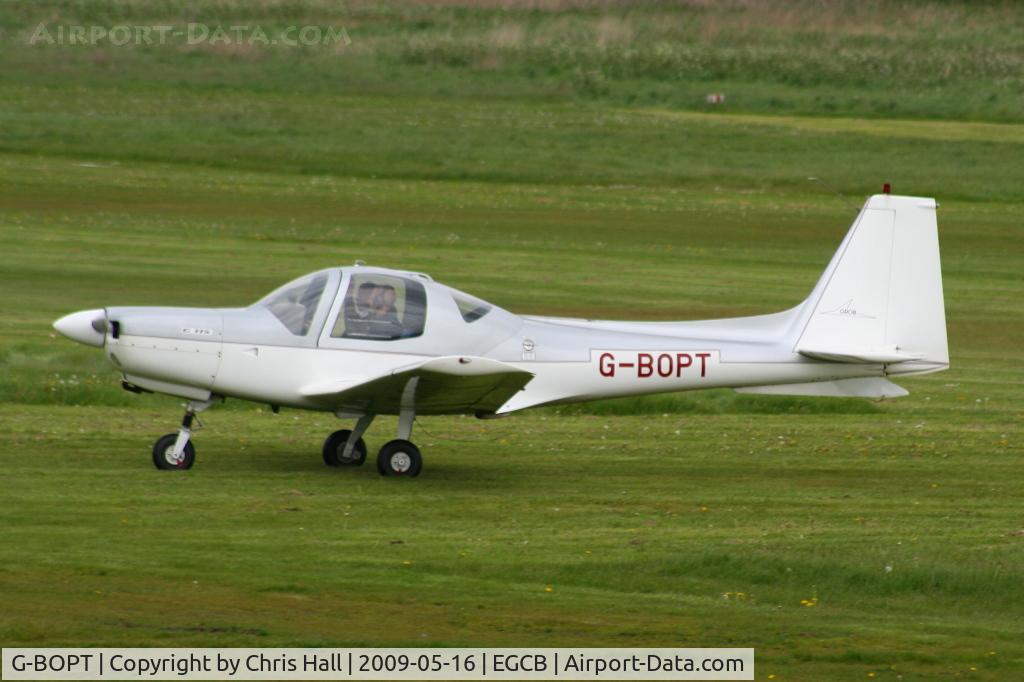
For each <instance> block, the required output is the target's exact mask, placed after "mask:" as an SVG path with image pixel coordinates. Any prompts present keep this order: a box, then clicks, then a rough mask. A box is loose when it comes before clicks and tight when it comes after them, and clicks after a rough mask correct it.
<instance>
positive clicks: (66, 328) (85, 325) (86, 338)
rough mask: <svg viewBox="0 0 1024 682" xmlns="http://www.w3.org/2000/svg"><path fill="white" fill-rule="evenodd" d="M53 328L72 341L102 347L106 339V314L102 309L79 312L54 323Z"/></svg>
mask: <svg viewBox="0 0 1024 682" xmlns="http://www.w3.org/2000/svg"><path fill="white" fill-rule="evenodd" d="M53 328H54V329H56V330H57V331H59V332H60V333H61V334H63V335H64V336H66V337H68V338H69V339H71V340H72V341H77V342H78V343H84V344H85V345H87V346H97V347H102V346H103V340H104V339H105V338H106V328H107V314H106V312H105V311H104V310H103V308H97V309H96V310H79V311H78V312H77V313H71V314H70V315H65V316H64V317H62V318H60V319H59V320H57V321H56V322H54V323H53Z"/></svg>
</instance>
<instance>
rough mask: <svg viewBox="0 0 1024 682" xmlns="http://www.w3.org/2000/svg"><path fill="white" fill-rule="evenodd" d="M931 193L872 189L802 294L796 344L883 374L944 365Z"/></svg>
mask: <svg viewBox="0 0 1024 682" xmlns="http://www.w3.org/2000/svg"><path fill="white" fill-rule="evenodd" d="M936 208H937V204H936V203H935V200H934V199H926V198H921V197H903V196H893V195H888V194H877V195H875V196H873V197H871V198H870V199H868V201H867V203H866V204H865V205H864V208H863V209H861V212H860V214H859V215H858V216H857V219H856V220H855V221H854V223H853V227H851V228H850V231H849V233H848V234H847V235H846V239H844V240H843V243H842V244H841V245H840V247H839V250H838V251H837V252H836V255H835V256H834V257H833V259H832V262H831V263H830V264H829V267H828V269H826V270H825V273H824V274H823V275H822V277H821V280H819V282H818V285H817V286H816V287H815V288H814V291H813V292H812V293H811V296H810V297H809V298H808V299H807V301H806V303H805V304H804V305H805V306H806V309H807V310H806V312H805V315H804V321H805V324H804V327H803V331H802V333H801V334H800V336H799V338H798V340H797V342H796V347H795V350H796V351H797V352H799V353H801V354H803V355H806V356H809V357H813V358H817V359H822V360H832V361H837V362H866V363H872V362H874V363H882V364H886V365H887V367H886V371H887V373H889V374H899V373H909V372H915V373H916V372H924V371H934V370H938V369H945V368H946V367H948V365H949V351H948V348H947V344H946V315H945V308H944V303H943V297H942V272H941V269H940V263H939V237H938V229H937V224H936V219H935V214H936Z"/></svg>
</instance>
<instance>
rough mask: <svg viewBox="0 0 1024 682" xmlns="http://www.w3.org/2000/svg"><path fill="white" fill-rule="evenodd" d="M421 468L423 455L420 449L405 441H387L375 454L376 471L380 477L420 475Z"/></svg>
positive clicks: (412, 476)
mask: <svg viewBox="0 0 1024 682" xmlns="http://www.w3.org/2000/svg"><path fill="white" fill-rule="evenodd" d="M422 468H423V455H421V454H420V449H419V448H418V447H416V446H415V445H413V444H412V443H410V442H409V441H407V440H402V439H400V438H399V439H396V440H392V441H388V442H387V443H385V444H384V447H382V448H381V449H380V452H379V453H377V471H379V472H380V474H381V476H409V477H411V478H414V477H416V476H419V475H420V470H421V469H422Z"/></svg>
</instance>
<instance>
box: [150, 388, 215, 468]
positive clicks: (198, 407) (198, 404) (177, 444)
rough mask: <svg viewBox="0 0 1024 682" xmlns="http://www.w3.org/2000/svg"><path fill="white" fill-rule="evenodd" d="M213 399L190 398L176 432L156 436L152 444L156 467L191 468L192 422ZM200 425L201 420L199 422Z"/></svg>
mask: <svg viewBox="0 0 1024 682" xmlns="http://www.w3.org/2000/svg"><path fill="white" fill-rule="evenodd" d="M210 405H213V400H203V401H198V400H192V401H190V402H189V403H188V405H186V406H185V416H184V417H182V419H181V428H180V429H178V432H177V433H168V434H167V435H166V436H160V438H157V440H156V443H154V444H153V464H154V466H156V468H157V469H191V468H192V465H193V464H195V461H196V448H195V446H194V445H192V441H191V438H192V422H193V421H194V420H195V419H196V414H198V413H199V412H202V411H203V410H205V409H206V408H208V407H209V406H210ZM199 425H200V426H202V422H200V423H199Z"/></svg>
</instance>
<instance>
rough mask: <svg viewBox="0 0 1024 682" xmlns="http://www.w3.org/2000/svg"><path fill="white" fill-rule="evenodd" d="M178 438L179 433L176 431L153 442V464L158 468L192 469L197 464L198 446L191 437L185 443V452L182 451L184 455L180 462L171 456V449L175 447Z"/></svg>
mask: <svg viewBox="0 0 1024 682" xmlns="http://www.w3.org/2000/svg"><path fill="white" fill-rule="evenodd" d="M177 440H178V434H176V433H168V434H167V435H166V436H160V437H159V438H157V439H156V443H154V444H153V464H154V465H155V466H156V468H157V469H165V470H171V469H174V470H179V469H191V468H192V465H193V464H195V462H196V447H195V446H194V445H192V441H191V439H190V440H189V441H188V442H187V443H185V452H183V453H182V454H183V455H184V457H182V458H181V461H180V462H175V461H174V460H172V459H171V458H170V455H171V450H173V449H174V443H175V441H177Z"/></svg>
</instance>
